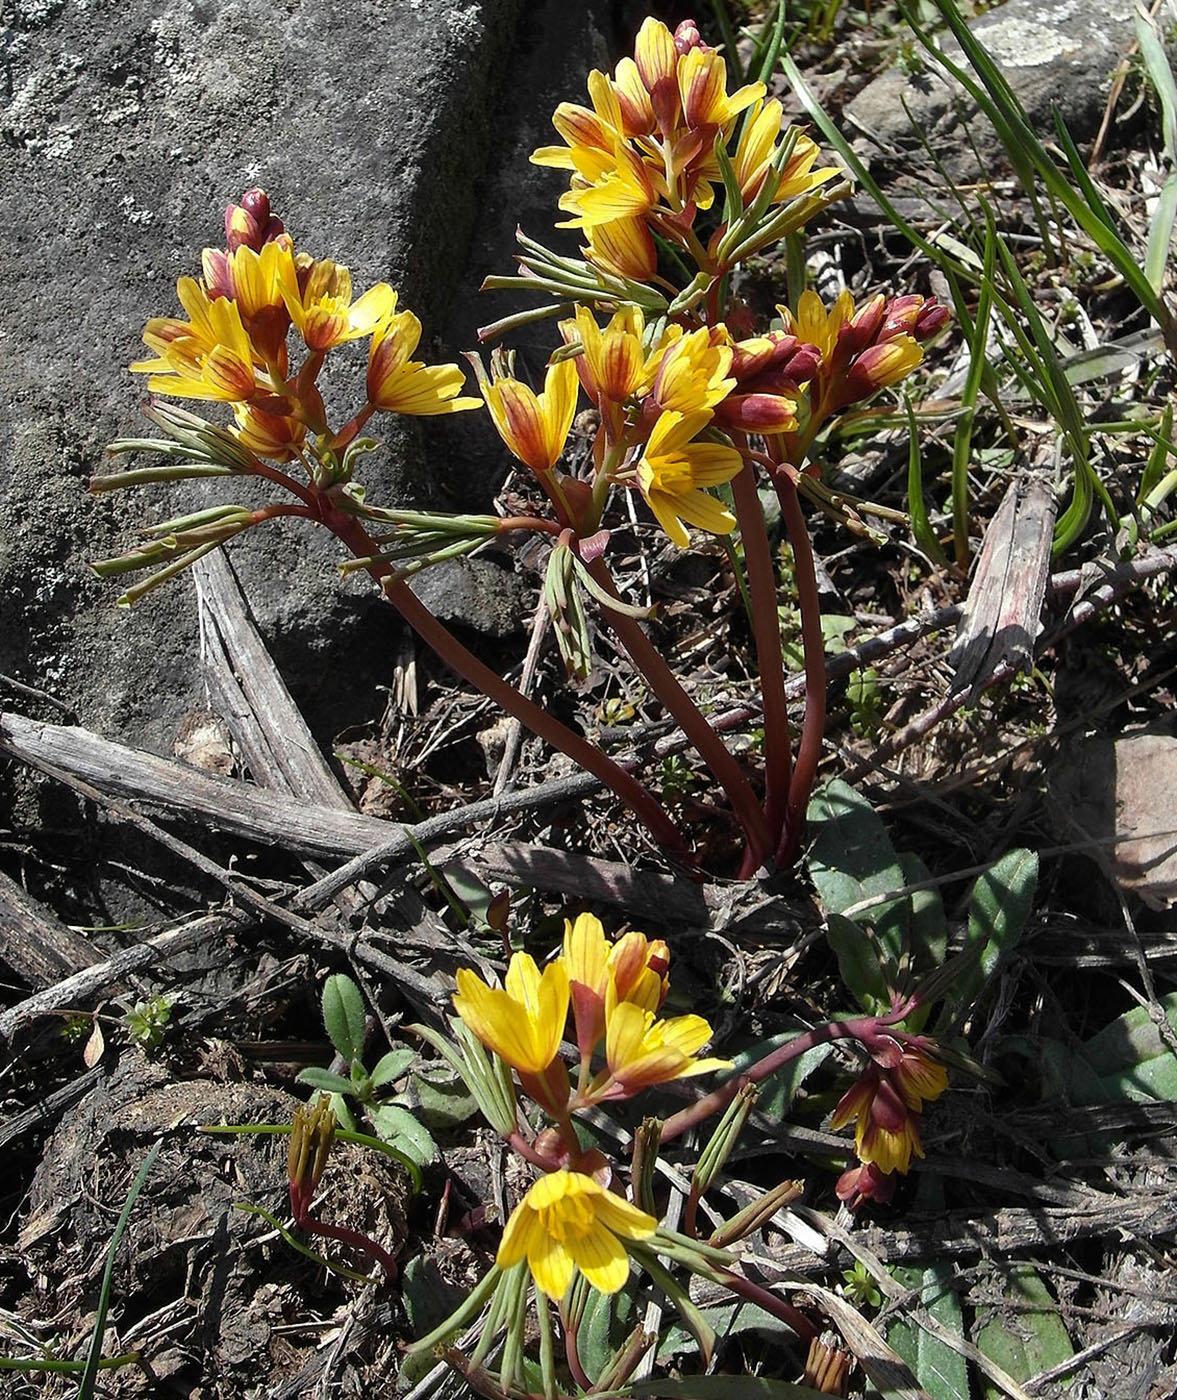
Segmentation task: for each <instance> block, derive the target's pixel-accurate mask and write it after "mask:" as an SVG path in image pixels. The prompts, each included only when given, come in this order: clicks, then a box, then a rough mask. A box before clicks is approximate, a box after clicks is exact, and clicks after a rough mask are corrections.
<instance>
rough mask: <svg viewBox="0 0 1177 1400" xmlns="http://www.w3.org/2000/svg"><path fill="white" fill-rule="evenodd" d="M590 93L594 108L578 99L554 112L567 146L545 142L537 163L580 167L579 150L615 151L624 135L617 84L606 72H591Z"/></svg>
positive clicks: (533, 160)
mask: <svg viewBox="0 0 1177 1400" xmlns="http://www.w3.org/2000/svg"><path fill="white" fill-rule="evenodd" d="M588 89H589V97H590V98H591V99H592V104H593V110H592V111H591V112H590V111H589V109H588V108H587V107H582V106H580V105H579V104H578V103H575V102H561V103H560V105H559V106H558V107H557V108H556V110H555V112H554V113H553V114H552V125H553V126H554V127H555V128H556V130H557V132H559V134H560V135H561V136H562V137H563V138H564V140H565V141H566V142H567V145H565V146H541V147H540V148H539V150H537V151H533V152H532V154H531V163H532V164H533V165H546V166H550V167H552V168H554V169H556V170H577V169H579V166H578V164H577V160H576V155H575V153H576V152H586V151H597V152H602V151H603V152H604V153H605V154H606V155H611V154H612V151H613V147H614V145H615V144H616V142H617V139H618V137H619V136H621V135H622V125H623V123H622V114H621V105H620V102H619V99H618V96H617V93H616V92H615V91H614V89H613V85H612V84H611V83H610V82H609V79H608V78H606V77H605V75H604V73H599V72H597V71H596V69H594V70H593V71H592V72H591V73H590V74H589V80H588Z"/></svg>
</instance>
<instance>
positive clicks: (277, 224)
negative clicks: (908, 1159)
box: [225, 187, 283, 253]
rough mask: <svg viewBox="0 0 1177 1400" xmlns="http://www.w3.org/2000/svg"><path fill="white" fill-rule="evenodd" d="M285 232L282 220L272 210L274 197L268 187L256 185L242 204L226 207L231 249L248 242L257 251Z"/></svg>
mask: <svg viewBox="0 0 1177 1400" xmlns="http://www.w3.org/2000/svg"><path fill="white" fill-rule="evenodd" d="M282 232H283V224H282V220H281V219H278V218H275V217H274V215H273V214H271V213H270V198H269V195H267V194H266V192H265V190H262V189H258V188H256V187H255V188H253V189H249V190H246V191H245V193H244V194H243V195H242V196H241V203H240V204H230V205H228V206H227V207H226V209H225V241H226V244H227V245H228V249H229V252H233V250H234V249H235V248H240V247H241V246H242V245H243V244H244V245H245V246H246V247H249V248H252V249H253V250H254V252H255V253H256V252H258V251H260V249H261V247H262V245H263V244H265V243H268V242H270V240H271V239H274V238H277V237H278V235H279V234H280V233H282Z"/></svg>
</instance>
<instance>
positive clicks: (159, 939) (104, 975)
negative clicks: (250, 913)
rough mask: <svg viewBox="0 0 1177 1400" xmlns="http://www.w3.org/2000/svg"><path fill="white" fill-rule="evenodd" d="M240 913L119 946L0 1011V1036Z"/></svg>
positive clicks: (189, 944) (92, 993)
mask: <svg viewBox="0 0 1177 1400" xmlns="http://www.w3.org/2000/svg"><path fill="white" fill-rule="evenodd" d="M241 917H242V916H241V915H238V916H237V917H236V918H233V917H231V916H229V915H224V914H208V915H205V916H203V917H202V918H199V919H196V920H194V921H193V922H192V923H187V924H182V925H181V926H180V927H179V928H173V929H166V930H165V931H164V932H163V933H157V934H156V935H155V937H154V938H148V939H146V940H145V941H144V942H142V943H136V944H135V945H134V946H133V947H131V948H121V949H120V950H119V951H118V952H117V953H112V954H111V956H110V957H109V958H106V959H104V960H103V961H102V962H97V963H94V965H93V966H92V967H87V968H83V969H82V971H81V972H75V973H74V975H73V976H72V977H66V978H64V979H63V980H62V981H60V982H56V983H54V985H53V986H51V987H45V988H44V989H43V990H42V991H39V992H35V993H34V994H33V995H32V996H31V997H26V998H25V1000H24V1001H20V1002H17V1004H16V1005H15V1006H10V1007H9V1008H8V1010H7V1011H3V1012H0V1036H3V1037H4V1038H5V1039H7V1040H11V1039H12V1037H13V1036H14V1035H15V1034H16V1032H17V1031H18V1030H19V1029H20V1028H21V1026H24V1025H26V1024H27V1023H28V1022H30V1021H34V1020H36V1019H37V1017H39V1016H45V1015H48V1014H49V1013H51V1012H54V1011H59V1010H62V1009H64V1008H66V1007H70V1006H77V1005H80V1004H83V1003H85V1002H87V1001H90V1000H92V999H93V998H94V997H96V996H98V995H99V994H100V993H103V992H105V991H107V990H108V989H109V988H110V987H113V986H114V985H115V984H116V983H118V982H123V981H125V980H126V979H127V978H128V977H129V976H130V975H131V974H132V973H134V972H140V971H142V969H144V968H147V967H151V966H152V965H153V964H154V963H157V962H162V961H164V960H165V959H167V958H169V957H174V956H175V955H176V954H177V953H186V952H187V951H188V950H189V949H190V948H198V947H199V946H200V945H201V944H202V943H207V942H208V940H209V939H211V938H215V937H216V936H217V935H218V934H220V933H223V932H225V930H227V929H230V928H233V927H235V926H236V925H237V924H238V923H239V922H240V919H241Z"/></svg>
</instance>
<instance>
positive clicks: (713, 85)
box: [677, 45, 765, 130]
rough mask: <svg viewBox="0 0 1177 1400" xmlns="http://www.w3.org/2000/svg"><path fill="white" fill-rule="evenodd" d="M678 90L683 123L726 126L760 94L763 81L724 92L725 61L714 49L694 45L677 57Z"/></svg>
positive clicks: (725, 77) (762, 94) (693, 127)
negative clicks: (730, 91)
mask: <svg viewBox="0 0 1177 1400" xmlns="http://www.w3.org/2000/svg"><path fill="white" fill-rule="evenodd" d="M677 78H678V91H679V97H680V99H681V101H682V108H683V116H684V118H685V119H686V123H687V126H688V127H690V128H691V129H692V130H694V129H695V128H696V127H700V126H717V127H720V128H726V127H728V126H729V124H730V123H732V122H734V121H735V119H736V117H738V116H739V115H740V113H741V112H742V111H743V110H744V109H745V107H751V105H752V104H753V102H755V101H756V100H757V99H758V98H761V97H763V96H764V91H765V89H764V84H763V83H748V84H747V86H745V87H742V88H738V89H737V90H736V91H735V92H733V93H732V94H731V96H730V97H729V96H728V91H727V64H726V63H725V62H724V60H723V56H722V55H721V54H719V53H716V51H715V50H714V49H706V48H703V47H702V45H696V46H695V47H694V48H690V49H688V50H687V51H686V53H684V54H683V55H682V57H681V58H680V59H679V60H678V71H677Z"/></svg>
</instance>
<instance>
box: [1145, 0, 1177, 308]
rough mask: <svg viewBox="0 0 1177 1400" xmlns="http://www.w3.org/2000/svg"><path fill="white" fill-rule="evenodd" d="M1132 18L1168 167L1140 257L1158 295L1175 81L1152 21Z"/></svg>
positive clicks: (1176, 112) (1175, 208) (1168, 225)
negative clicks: (1156, 107)
mask: <svg viewBox="0 0 1177 1400" xmlns="http://www.w3.org/2000/svg"><path fill="white" fill-rule="evenodd" d="M1135 18H1136V39H1137V42H1138V43H1139V44H1140V56H1141V58H1142V59H1143V60H1144V67H1145V70H1146V71H1147V73H1148V77H1149V81H1150V82H1151V83H1152V85H1153V87H1154V88H1155V89H1156V94H1157V98H1158V100H1159V101H1160V104H1161V133H1162V136H1163V138H1164V142H1165V152H1166V154H1167V155H1168V157H1169V165H1170V167H1171V168H1170V172H1169V176H1168V179H1166V181H1165V183H1164V186H1163V188H1162V190H1161V195H1160V198H1159V199H1158V200H1157V205H1156V209H1155V210H1154V211H1153V216H1152V220H1151V221H1150V223H1149V229H1148V248H1147V251H1146V253H1145V257H1144V275H1145V277H1147V278H1148V283H1149V286H1151V287H1152V289H1153V291H1155V292H1156V293H1157V295H1158V296H1160V293H1161V287H1162V286H1163V285H1164V280H1165V266H1166V264H1167V262H1168V260H1169V249H1170V246H1171V245H1172V241H1173V225H1174V223H1175V222H1177V82H1175V81H1174V79H1173V69H1172V67H1171V65H1170V63H1169V58H1168V55H1167V54H1166V53H1165V46H1164V44H1162V43H1161V39H1160V35H1159V34H1158V33H1157V26H1156V20H1154V19H1151V18H1149V17H1148V16H1147V15H1145V14H1144V13H1143V12H1141V11H1139V10H1138V11H1137V12H1136V16H1135Z"/></svg>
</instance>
